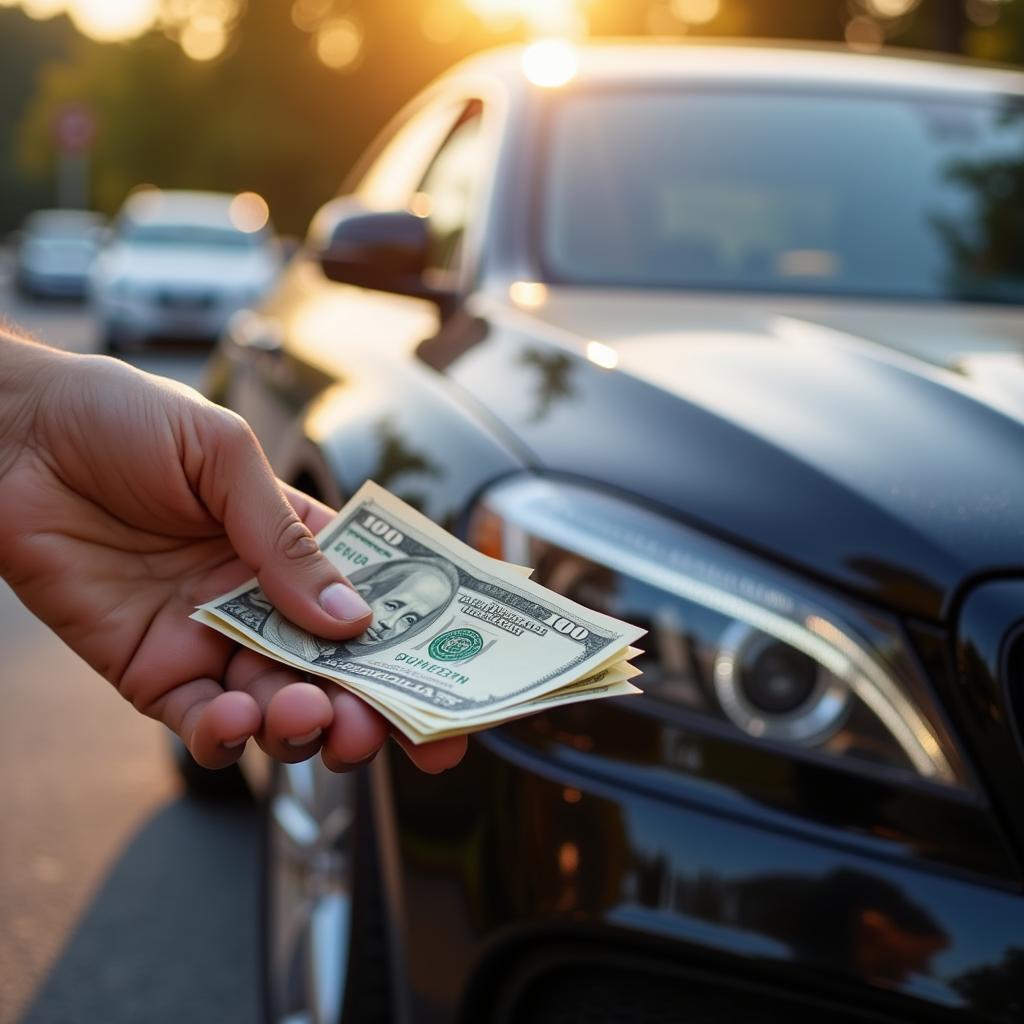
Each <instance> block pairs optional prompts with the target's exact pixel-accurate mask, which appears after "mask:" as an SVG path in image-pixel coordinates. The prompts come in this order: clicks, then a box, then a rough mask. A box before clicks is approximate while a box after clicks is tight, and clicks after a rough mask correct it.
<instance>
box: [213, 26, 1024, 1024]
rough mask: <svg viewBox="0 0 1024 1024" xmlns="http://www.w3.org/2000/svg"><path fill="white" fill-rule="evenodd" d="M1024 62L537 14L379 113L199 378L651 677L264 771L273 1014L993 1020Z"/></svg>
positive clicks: (1015, 971)
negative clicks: (851, 49) (1022, 67)
mask: <svg viewBox="0 0 1024 1024" xmlns="http://www.w3.org/2000/svg"><path fill="white" fill-rule="evenodd" d="M1022 115H1024V76H1022V75H1019V74H1012V73H1009V72H1003V71H995V70H990V69H987V68H981V67H973V66H968V65H960V64H953V63H949V62H942V61H938V60H923V59H914V58H912V57H887V56H884V55H878V56H865V55H854V54H851V53H845V52H838V51H836V52H832V51H826V50H786V49H783V48H757V47H750V48H744V47H728V46H698V45H693V46H657V45H626V44H622V45H615V46H611V45H609V46H600V47H594V48H592V49H590V48H587V49H582V50H579V51H573V50H570V49H568V48H566V47H559V46H558V45H556V44H543V45H539V46H538V47H537V48H531V49H528V50H527V51H526V52H525V53H520V52H515V51H513V52H502V53H498V54H495V55H488V56H484V57H481V58H479V59H475V60H473V61H470V62H469V63H467V64H465V65H464V66H462V67H461V68H459V69H458V70H456V71H455V72H453V73H452V74H451V75H449V76H447V77H446V78H444V79H443V80H442V81H440V82H439V83H438V84H437V85H435V86H434V87H433V88H431V89H429V90H428V91H427V92H426V93H425V94H424V95H422V96H421V97H420V98H419V99H417V100H416V101H415V102H414V103H413V104H412V105H411V106H410V107H409V108H408V110H407V111H406V112H405V113H403V114H402V115H401V116H400V117H399V119H398V120H397V121H396V123H395V124H394V125H393V126H392V128H391V129H390V130H389V131H388V133H387V134H386V136H385V138H384V139H383V141H382V142H381V143H380V145H379V146H378V147H377V148H376V149H375V150H374V152H373V154H372V155H371V157H370V158H369V160H368V162H367V163H366V164H365V166H364V167H363V168H362V169H361V171H360V172H359V173H358V174H357V175H356V178H355V180H354V181H353V183H352V186H351V189H350V191H349V194H347V195H346V196H344V197H343V198H340V199H337V200H334V201H332V202H331V203H329V204H328V205H327V206H326V207H324V208H323V209H322V210H321V211H320V213H319V214H318V215H317V217H316V218H315V220H314V222H313V224H312V227H311V230H310V233H309V237H308V240H307V244H306V248H305V251H304V252H303V253H302V254H300V255H299V256H297V257H296V258H295V259H294V260H293V261H292V264H291V265H290V267H289V270H288V272H287V274H286V275H285V277H284V279H283V281H282V284H281V287H280V288H279V289H277V290H276V291H275V292H274V293H273V295H272V296H271V297H270V298H269V299H268V301H267V302H266V303H265V304H264V305H263V306H262V307H261V308H260V309H259V310H258V311H256V312H253V313H251V314H243V315H242V316H240V317H239V318H237V319H236V320H234V321H233V322H232V325H231V328H230V330H229V331H228V333H227V334H226V335H225V336H224V338H223V339H222V341H221V344H220V345H219V347H218V350H217V352H216V355H215V359H214V362H213V364H212V366H211V370H210V377H209V386H208V390H209V393H210V394H211V395H212V396H213V397H214V398H215V399H217V400H218V401H221V402H223V403H225V404H227V405H229V406H230V407H232V408H233V409H235V410H237V411H238V412H239V413H241V414H242V415H244V416H245V417H246V418H247V419H248V420H249V422H250V423H251V425H252V427H253V428H254V430H255V431H256V433H257V434H258V436H259V437H260V439H261V440H262V442H263V444H264V446H265V447H266V449H267V451H268V452H269V453H270V456H271V459H272V462H273V464H274V466H275V469H276V470H277V472H278V474H279V475H280V476H281V477H282V478H283V479H285V480H287V481H289V482H292V483H295V484H297V485H299V486H300V487H303V488H305V489H307V490H310V491H312V492H314V493H316V494H317V495H319V496H320V497H321V498H323V499H324V500H325V501H328V502H330V503H331V504H333V505H335V506H338V505H340V504H341V502H342V501H343V500H344V498H345V497H346V496H347V495H351V494H352V493H353V492H354V491H355V489H356V488H357V487H358V486H359V484H360V483H361V482H362V481H364V480H366V479H367V478H373V479H375V480H377V481H378V482H379V483H381V484H382V485H384V486H386V487H387V488H389V489H391V490H392V491H394V492H395V493H396V494H398V495H399V496H400V497H402V498H403V499H404V500H406V501H409V502H411V503H413V504H415V505H416V506H418V507H419V508H421V509H422V510H424V511H425V512H426V513H427V514H429V515H430V516H431V517H432V518H433V519H434V520H436V521H437V522H439V523H440V524H442V525H443V526H445V527H447V528H448V529H451V530H454V531H456V532H458V533H459V534H460V535H461V536H463V537H464V538H466V539H467V540H468V541H469V542H471V543H472V544H474V545H476V546H477V547H479V548H480V549H481V550H483V551H485V552H487V553H488V554H491V555H495V556H499V557H503V558H506V559H508V560H510V561H512V562H515V563H519V564H529V565H532V566H534V567H535V577H534V578H535V579H538V580H539V581H540V582H541V583H544V584H545V585H547V586H549V587H552V588H554V589H556V590H559V591H561V592H563V593H566V594H568V595H570V596H571V597H573V598H574V599H576V600H579V601H581V602H583V603H584V604H586V605H589V606H591V607H594V608H597V609H599V610H602V611H607V612H609V613H611V614H613V615H616V616H618V617H621V618H623V619H627V620H629V621H631V622H634V623H637V624H639V625H643V626H645V627H646V628H647V629H648V630H649V636H648V637H647V638H646V642H645V644H644V646H645V647H646V651H647V653H646V655H645V657H644V659H643V661H641V662H639V664H640V665H641V667H643V668H644V670H645V674H644V675H643V677H642V678H641V679H640V680H639V682H640V684H641V685H642V686H643V688H644V689H645V696H643V697H637V698H633V699H630V700H628V701H620V702H614V701H599V702H594V703H592V704H582V705H577V706H574V707H568V708H563V709H556V710H553V711H550V712H548V713H545V714H541V715H535V716H532V717H529V718H525V719H523V720H521V721H518V722H515V723H511V724H509V725H506V726H504V727H502V728H498V729H493V730H491V731H489V732H484V733H480V734H478V735H476V736H474V737H472V738H471V740H470V745H469V752H468V755H467V756H466V758H465V760H464V762H463V763H462V764H461V765H460V766H459V767H458V768H457V769H455V770H453V771H451V772H449V773H447V774H446V775H444V776H443V777H441V778H431V777H427V776H424V775H422V774H420V773H419V772H417V771H416V770H415V769H414V768H413V767H412V766H411V765H410V764H409V763H408V761H407V760H406V759H405V758H404V757H403V756H402V755H401V752H400V751H397V750H396V749H392V750H387V751H385V752H384V753H382V755H381V756H380V757H378V758H377V759H376V761H375V762H374V763H373V764H372V765H371V766H370V767H369V768H368V769H366V770H363V771H361V772H359V773H356V774H354V775H347V776H336V775H332V774H331V773H330V772H327V771H326V770H325V769H324V768H323V767H322V765H321V764H320V763H319V762H318V761H308V762H305V763H303V764H296V765H276V766H271V765H269V764H268V763H267V762H266V761H265V760H263V759H261V758H260V757H258V756H256V755H254V754H253V753H252V752H251V751H250V752H247V754H246V764H247V770H248V771H249V772H250V777H251V778H253V779H254V780H256V779H258V778H259V773H261V772H262V776H263V784H264V785H265V787H266V791H267V795H268V799H267V804H266V806H267V848H266V854H267V855H266V859H265V864H266V876H265V885H266V907H267V913H266V915H265V918H264V920H265V929H266V934H265V940H266V941H265V948H266V960H265V967H266V977H267V993H268V1010H269V1015H270V1019H271V1020H273V1021H275V1022H278V1024H284V1022H289V1024H298V1022H310V1021H317V1022H336V1021H342V1020H344V1021H349V1020H358V1021H361V1022H365V1021H369V1020H384V1019H389V1015H393V1016H394V1019H396V1020H399V1021H402V1022H423V1024H426V1022H430V1024H440V1022H450V1024H455V1022H473V1024H483V1022H493V1024H498V1022H517V1024H518V1022H530V1024H553V1022H556V1021H557V1022H588V1024H604V1022H612V1021H640V1020H643V1021H650V1022H654V1021H665V1022H670V1021H672V1022H675V1021H679V1022H686V1024H712V1022H720V1021H730V1022H738V1021H743V1022H745V1024H755V1022H757V1024H760V1022H766V1024H767V1022H777V1021H786V1022H790V1024H794V1022H796V1024H809V1022H820V1021H829V1022H830V1024H866V1022H868V1021H872V1022H883V1021H884V1022H890V1024H893V1022H897V1021H899V1022H905V1021H929V1022H943V1021H945V1022H963V1024H965V1022H978V1021H988V1022H1001V1024H1011V1022H1014V1021H1019V1020H1020V1019H1021V1018H1020V1013H1021V1005H1022V1004H1021V991H1022V990H1021V978H1022V977H1024V895H1022V893H1024V800H1022V799H1021V792H1022V790H1024V746H1022V742H1021V734H1022V726H1024V473H1022V472H1021V465H1022V458H1024V220H1022V219H1021V217H1020V210H1021V209H1022V208H1024V191H1022V189H1024V116H1022Z"/></svg>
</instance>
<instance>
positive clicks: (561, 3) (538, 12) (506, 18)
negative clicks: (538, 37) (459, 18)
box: [463, 0, 590, 36]
mask: <svg viewBox="0 0 1024 1024" xmlns="http://www.w3.org/2000/svg"><path fill="white" fill-rule="evenodd" d="M463 3H465V5H466V6H467V7H468V8H469V9H470V10H471V11H472V12H473V13H474V14H476V15H477V16H478V17H480V18H482V19H483V20H484V21H487V22H490V23H491V24H492V25H494V26H495V27H496V28H498V29H506V28H511V27H513V26H514V25H515V24H516V23H517V22H525V24H526V25H527V26H528V27H529V28H530V29H531V30H532V31H533V32H535V33H538V34H548V35H568V36H576V35H582V34H583V33H584V32H585V31H586V16H585V14H584V10H583V9H584V8H585V7H587V6H589V3H590V0H463Z"/></svg>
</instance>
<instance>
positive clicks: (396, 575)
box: [262, 558, 459, 664]
mask: <svg viewBox="0 0 1024 1024" xmlns="http://www.w3.org/2000/svg"><path fill="white" fill-rule="evenodd" d="M349 582H350V583H351V584H352V586H353V587H355V589H356V590H358V591H359V593H360V594H362V596H363V599H364V600H365V601H366V603H367V604H368V605H369V606H370V610H371V611H372V612H373V620H372V621H371V623H370V625H369V626H368V627H367V630H366V632H365V633H363V634H361V635H360V636H357V637H356V638H355V639H353V640H347V641H345V642H344V643H334V642H332V643H328V642H326V641H324V640H319V639H317V638H316V637H312V636H310V635H309V634H308V633H305V632H303V631H302V630H300V629H298V628H297V627H296V626H293V625H292V623H290V622H289V621H288V620H287V619H285V618H284V617H283V616H281V615H280V614H279V613H278V612H276V611H275V612H273V613H272V614H271V615H270V617H269V618H268V619H267V621H266V623H265V624H264V626H263V630H262V632H263V635H264V636H265V637H266V638H267V639H268V640H270V641H271V642H273V643H276V644H279V645H280V646H281V647H283V648H285V650H287V651H291V653H292V654H295V655H297V656H298V657H300V658H302V659H303V660H304V661H309V662H313V663H316V662H321V663H326V664H330V663H331V662H333V661H336V660H339V659H345V658H352V657H358V656H359V655H360V654H370V653H376V652H377V651H381V650H384V649H386V648H388V647H391V646H392V645H394V644H396V643H398V642H399V641H400V640H410V639H411V638H412V637H413V636H415V635H416V634H417V633H421V632H423V631H424V630H426V629H428V628H429V627H430V626H432V625H433V624H434V622H435V621H436V620H437V619H438V618H439V617H440V616H441V615H442V614H443V613H444V611H445V610H446V609H447V608H448V606H449V605H450V604H451V603H452V601H453V600H454V598H455V592H456V591H457V590H458V587H459V580H458V576H457V575H456V572H455V570H454V568H452V566H451V565H449V564H448V563H447V562H445V561H443V560H441V559H439V558H402V559H398V560H397V561H394V562H383V563H381V564H378V565H373V566H370V567H369V568H366V569H360V570H359V571H358V572H354V573H353V574H352V575H351V576H350V577H349Z"/></svg>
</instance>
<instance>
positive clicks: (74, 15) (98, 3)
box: [68, 0, 160, 42]
mask: <svg viewBox="0 0 1024 1024" xmlns="http://www.w3.org/2000/svg"><path fill="white" fill-rule="evenodd" d="M68 14H69V15H71V20H72V21H73V22H74V23H75V27H76V28H78V29H79V31H81V32H84V33H85V34H86V35H87V36H91V37H92V38H93V39H98V40H100V41H101V42H114V41H116V40H118V39H133V38H134V37H135V36H139V35H142V33H143V32H145V31H146V30H147V29H149V28H151V27H152V26H153V24H154V23H155V22H156V19H157V17H158V16H159V14H160V0H72V2H71V3H69V4H68Z"/></svg>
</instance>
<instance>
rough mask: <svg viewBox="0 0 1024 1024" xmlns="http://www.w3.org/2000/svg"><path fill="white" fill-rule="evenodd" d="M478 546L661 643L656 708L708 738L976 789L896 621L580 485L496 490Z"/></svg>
mask: <svg viewBox="0 0 1024 1024" xmlns="http://www.w3.org/2000/svg"><path fill="white" fill-rule="evenodd" d="M468 534H469V536H468V539H469V541H470V542H471V543H472V544H473V545H474V546H476V547H477V548H479V549H480V550H482V551H484V552H486V553H487V554H489V555H493V556H495V557H498V558H502V559H505V560H507V561H511V562H516V563H520V564H524V565H530V566H533V567H534V568H535V573H534V579H536V580H537V581H538V582H540V583H543V584H544V585H545V586H547V587H550V588H551V589H553V590H556V591H558V592H560V593H563V594H565V595H566V596H568V597H571V598H572V599H573V600H576V601H579V602H580V603H581V604H585V605H587V606H588V607H591V608H595V609H597V610H599V611H603V612H607V613H608V614H610V615H614V616H616V617H617V618H621V619H625V620H627V621H628V622H632V623H634V624H635V625H638V626H643V627H645V628H646V629H647V630H648V631H649V634H650V635H649V636H648V638H647V647H648V651H647V653H646V655H645V656H644V657H643V658H642V659H640V660H638V661H637V665H638V666H639V667H641V668H643V670H644V675H643V676H642V677H641V679H640V685H641V686H642V688H643V689H644V690H645V692H646V694H647V698H646V699H648V700H656V701H661V702H665V704H667V705H671V706H673V707H674V708H676V709H681V710H682V711H683V712H684V713H685V715H686V716H687V717H688V718H690V719H691V720H692V723H693V725H695V726H696V727H698V728H699V727H700V726H701V724H702V723H703V724H704V725H705V726H707V727H716V728H719V729H720V728H721V727H723V726H726V727H728V728H729V729H730V730H731V731H732V732H733V734H734V735H735V736H736V737H737V738H740V737H743V738H745V739H746V740H747V741H751V742H758V743H772V744H775V745H783V746H784V747H785V748H786V749H787V750H789V751H791V752H792V753H794V754H796V755H797V756H825V757H829V758H836V759H853V760H855V761H857V762H859V763H860V764H861V765H862V766H864V767H868V768H871V767H874V768H875V769H881V770H890V771H891V770H893V769H896V770H900V771H903V772H911V773H913V774H915V775H916V776H918V777H921V778H925V779H929V780H931V781H934V782H940V783H944V784H947V785H953V786H957V785H961V786H962V785H966V779H967V776H966V770H965V768H964V763H963V761H962V759H961V758H960V756H959V754H958V751H957V750H956V746H955V743H954V741H953V738H952V736H951V735H950V733H949V732H948V730H947V729H946V728H945V726H944V724H943V721H942V718H941V716H940V715H939V713H938V711H937V707H936V704H935V701H934V699H933V697H932V695H931V691H930V687H929V686H928V683H927V681H926V679H925V678H924V676H923V673H922V670H921V669H920V667H919V664H918V661H917V658H916V657H915V655H914V654H913V652H912V651H911V648H910V645H909V642H908V641H907V639H906V636H905V634H904V632H903V630H902V628H901V626H900V624H899V622H898V621H896V620H894V619H892V618H890V617H887V616H886V615H884V614H882V613H880V612H878V611H876V610H874V609H871V608H869V607H866V606H863V605H859V604H857V603H855V602H853V601H850V600H847V599H845V598H843V597H841V596H839V595H835V594H832V593H830V592H829V591H827V590H824V589H823V588H820V587H818V586H816V585H815V584H813V583H811V582H809V581H807V580H804V579H803V578H801V577H799V576H797V575H795V574H792V573H789V572H786V571H785V570H782V569H779V568H777V567H775V566H773V565H771V564H770V563H767V562H765V561H763V560H761V559H759V558H756V557H754V556H751V555H749V554H747V553H746V552H744V551H742V550H740V549H738V548H735V547H733V546H731V545H728V544H725V543H723V542H721V541H718V540H715V539H713V538H710V537H708V536H706V535H704V534H702V533H700V532H699V531H697V530H694V529H691V528H688V527H686V526H684V525H682V524H680V523H677V522H674V521H672V520H670V519H667V518H664V517H662V516H659V515H657V514H655V513H653V512H650V511H648V510H646V509H643V508H640V507H638V506H636V505H634V504H632V503H630V502H626V501H623V500H622V499H620V498H617V497H614V496H611V495H608V494H604V493H601V492H597V491H595V490H591V489H589V488H584V487H582V486H579V485H577V484H572V483H566V482H555V481H550V480H545V479H538V478H535V477H527V478H515V479H513V480H510V481H507V482H505V483H502V484H499V485H498V486H496V487H494V488H492V489H491V490H489V491H488V492H487V494H486V495H485V497H484V498H483V499H482V500H481V502H480V503H479V504H478V505H477V506H476V507H475V509H474V510H473V513H472V515H471V517H470V520H469V526H468Z"/></svg>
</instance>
